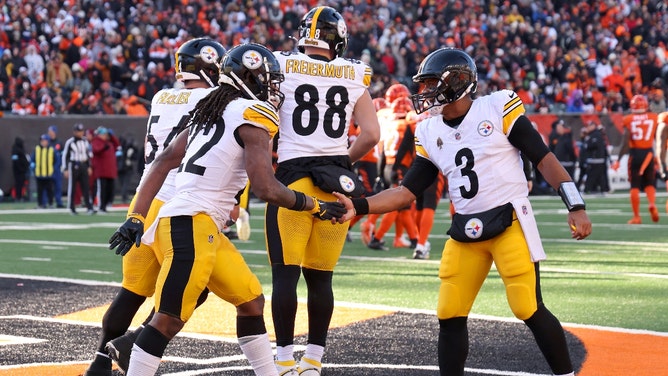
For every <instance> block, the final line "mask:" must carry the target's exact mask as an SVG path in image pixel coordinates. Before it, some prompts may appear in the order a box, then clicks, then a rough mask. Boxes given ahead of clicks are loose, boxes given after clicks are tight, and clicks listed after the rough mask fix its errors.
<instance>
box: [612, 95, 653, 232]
mask: <svg viewBox="0 0 668 376" xmlns="http://www.w3.org/2000/svg"><path fill="white" fill-rule="evenodd" d="M629 106H630V107H631V113H630V114H628V115H624V119H623V124H622V125H623V126H624V135H623V140H622V145H621V149H620V150H619V154H618V155H617V160H616V161H615V162H613V165H612V166H611V168H612V169H613V170H615V171H617V170H618V169H619V161H620V160H621V158H622V157H623V156H625V155H626V154H628V155H629V158H628V179H629V182H630V183H631V190H630V192H629V194H630V196H631V210H633V218H631V219H629V221H628V223H629V224H631V225H637V224H641V223H642V219H641V218H640V190H641V189H642V190H644V191H645V195H647V202H648V209H649V214H650V216H651V218H652V222H658V221H659V210H658V209H657V208H656V169H655V163H656V158H655V156H654V149H653V148H654V140H655V137H656V128H657V125H658V115H657V114H655V113H653V112H650V111H649V102H647V98H645V96H644V95H640V94H637V95H634V96H633V98H631V102H630V104H629Z"/></svg>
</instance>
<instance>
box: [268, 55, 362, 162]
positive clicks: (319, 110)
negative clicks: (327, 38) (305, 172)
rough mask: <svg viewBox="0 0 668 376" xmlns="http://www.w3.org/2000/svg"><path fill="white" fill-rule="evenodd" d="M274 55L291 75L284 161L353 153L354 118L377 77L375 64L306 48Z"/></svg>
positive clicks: (281, 141)
mask: <svg viewBox="0 0 668 376" xmlns="http://www.w3.org/2000/svg"><path fill="white" fill-rule="evenodd" d="M274 55H275V56H276V58H277V59H278V61H279V62H280V64H281V70H282V71H283V74H284V75H285V81H283V82H282V83H281V92H283V94H285V102H284V103H283V106H282V107H281V110H280V117H281V126H280V136H279V138H278V162H279V163H281V162H283V161H286V160H290V159H294V158H301V157H319V156H328V155H347V154H348V127H349V126H350V119H351V118H352V114H353V109H354V108H355V103H356V102H357V100H358V99H359V98H360V97H361V96H362V94H364V92H365V91H366V90H367V88H368V87H369V85H370V83H371V68H369V66H367V65H366V64H364V63H363V62H361V61H357V60H352V59H345V58H336V59H334V60H331V61H327V60H321V59H319V58H317V57H311V56H308V55H305V54H303V53H287V52H274Z"/></svg>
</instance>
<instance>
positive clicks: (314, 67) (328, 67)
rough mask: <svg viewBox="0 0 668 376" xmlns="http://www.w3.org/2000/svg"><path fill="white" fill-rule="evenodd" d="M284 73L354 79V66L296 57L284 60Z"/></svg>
mask: <svg viewBox="0 0 668 376" xmlns="http://www.w3.org/2000/svg"><path fill="white" fill-rule="evenodd" d="M285 73H299V74H305V75H309V76H318V77H328V78H343V79H346V80H355V67H353V66H352V65H338V64H337V65H335V64H329V63H325V62H313V61H305V60H298V59H287V60H285Z"/></svg>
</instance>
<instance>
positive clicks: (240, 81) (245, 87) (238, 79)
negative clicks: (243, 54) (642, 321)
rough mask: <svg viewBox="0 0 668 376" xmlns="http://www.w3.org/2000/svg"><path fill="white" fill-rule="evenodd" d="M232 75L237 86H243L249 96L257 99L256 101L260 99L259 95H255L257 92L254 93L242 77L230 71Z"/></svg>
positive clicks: (242, 88)
mask: <svg viewBox="0 0 668 376" xmlns="http://www.w3.org/2000/svg"><path fill="white" fill-rule="evenodd" d="M230 76H232V78H233V79H234V80H235V81H236V85H234V86H235V87H236V88H241V90H243V91H244V92H245V93H246V94H248V96H250V97H251V98H253V99H255V100H256V101H259V100H260V99H259V98H258V97H256V96H255V94H253V92H252V91H250V89H249V88H248V86H246V84H245V83H244V81H243V80H242V79H241V78H239V76H237V75H236V74H235V73H234V72H230Z"/></svg>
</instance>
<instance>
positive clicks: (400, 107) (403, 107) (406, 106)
mask: <svg viewBox="0 0 668 376" xmlns="http://www.w3.org/2000/svg"><path fill="white" fill-rule="evenodd" d="M390 107H391V108H392V113H393V114H394V116H395V117H396V118H397V119H402V118H405V117H406V114H407V113H409V112H410V111H413V102H412V101H411V100H410V99H409V98H408V97H400V98H397V99H395V100H394V102H392V105H391V106H390Z"/></svg>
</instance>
